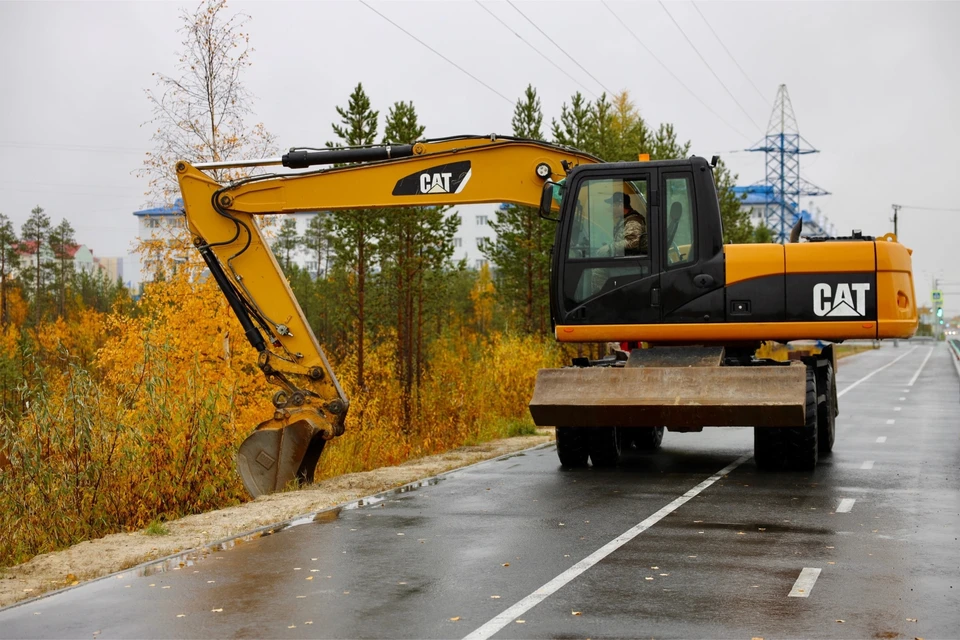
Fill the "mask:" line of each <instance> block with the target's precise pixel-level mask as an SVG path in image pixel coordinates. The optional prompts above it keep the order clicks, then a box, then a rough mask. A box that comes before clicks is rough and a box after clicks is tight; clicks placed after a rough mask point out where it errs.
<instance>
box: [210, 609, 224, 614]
mask: <svg viewBox="0 0 960 640" xmlns="http://www.w3.org/2000/svg"><path fill="white" fill-rule="evenodd" d="M210 611H211V612H213V613H220V612H221V611H223V609H210Z"/></svg>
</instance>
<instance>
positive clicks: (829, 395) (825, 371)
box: [817, 363, 837, 453]
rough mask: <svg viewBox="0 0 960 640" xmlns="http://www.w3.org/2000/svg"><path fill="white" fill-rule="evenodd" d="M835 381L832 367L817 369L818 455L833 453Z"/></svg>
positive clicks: (830, 365) (835, 423) (835, 416)
mask: <svg viewBox="0 0 960 640" xmlns="http://www.w3.org/2000/svg"><path fill="white" fill-rule="evenodd" d="M834 385H836V379H835V378H834V375H833V365H832V364H829V363H828V364H827V365H826V366H825V367H819V368H818V369H817V431H818V433H817V447H818V449H819V450H820V453H830V452H831V451H833V442H834V440H835V439H836V433H837V410H836V406H835V404H834V403H835V402H836V400H835V399H834V398H836V389H834Z"/></svg>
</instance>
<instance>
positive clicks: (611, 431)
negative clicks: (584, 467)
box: [587, 427, 622, 468]
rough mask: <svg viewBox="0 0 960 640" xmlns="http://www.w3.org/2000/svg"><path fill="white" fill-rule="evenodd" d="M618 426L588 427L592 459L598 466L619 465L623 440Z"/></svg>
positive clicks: (594, 464)
mask: <svg viewBox="0 0 960 640" xmlns="http://www.w3.org/2000/svg"><path fill="white" fill-rule="evenodd" d="M620 437H621V436H620V430H619V429H617V427H591V428H590V429H588V440H587V442H588V447H589V449H590V461H591V462H592V463H593V466H595V467H598V468H609V467H615V466H617V463H618V462H620V452H621V449H622V442H621V439H620Z"/></svg>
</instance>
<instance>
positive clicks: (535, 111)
mask: <svg viewBox="0 0 960 640" xmlns="http://www.w3.org/2000/svg"><path fill="white" fill-rule="evenodd" d="M579 95H580V94H577V96H579ZM574 105H580V103H579V102H577V101H576V96H574ZM581 106H582V105H581ZM577 108H578V109H579V108H580V106H577ZM568 120H569V118H568ZM571 122H572V121H571ZM542 123H543V115H542V112H541V109H540V99H539V98H538V97H537V92H536V90H535V89H534V88H533V87H532V86H528V87H527V89H526V91H525V92H524V96H523V97H522V98H521V99H520V100H518V101H517V104H516V107H515V108H514V111H513V135H515V136H517V137H521V138H531V139H534V140H542V139H543V131H542V130H541V128H540V127H541V125H542ZM586 124H587V123H586V121H585V122H584V125H585V126H586ZM554 128H555V129H556V123H554ZM554 135H555V136H556V135H557V133H556V131H555V133H554ZM564 135H566V134H564ZM570 135H572V136H574V137H575V136H576V135H578V132H577V131H574V130H572V129H571V131H570ZM554 224H555V223H552V222H548V221H545V220H542V219H541V218H540V216H539V214H538V212H537V210H536V209H535V208H532V207H520V206H517V205H506V206H505V207H502V208H501V209H500V211H499V212H498V213H497V218H496V221H494V222H492V223H491V226H492V227H493V230H494V232H495V233H496V234H497V241H496V243H495V244H490V243H488V245H489V246H487V247H485V248H484V254H486V256H487V257H488V258H489V259H490V260H491V261H492V262H493V263H494V264H495V265H496V266H497V289H498V291H499V292H500V301H501V304H503V305H505V306H506V307H507V313H508V314H509V315H512V316H514V315H519V316H520V318H521V326H522V328H523V330H524V331H525V332H527V333H544V332H545V331H546V329H547V327H548V326H549V319H550V304H549V300H550V298H549V293H550V280H549V279H550V246H551V244H552V242H553V237H554V232H555V230H556V227H555V226H554Z"/></svg>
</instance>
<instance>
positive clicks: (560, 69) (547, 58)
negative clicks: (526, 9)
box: [474, 0, 597, 98]
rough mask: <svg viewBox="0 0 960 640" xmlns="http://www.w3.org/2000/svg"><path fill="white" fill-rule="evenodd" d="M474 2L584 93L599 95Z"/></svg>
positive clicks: (495, 15)
mask: <svg viewBox="0 0 960 640" xmlns="http://www.w3.org/2000/svg"><path fill="white" fill-rule="evenodd" d="M474 2H476V3H477V4H478V5H480V8H481V9H483V10H484V11H486V12H487V13H489V14H490V15H491V16H493V19H494V20H496V21H497V22H499V23H500V24H502V25H503V26H504V27H506V28H507V30H509V31H510V33H512V34H513V35H515V36H517V37H518V38H520V40H522V41H523V43H524V44H525V45H527V46H528V47H530V48H531V49H533V50H534V51H536V52H537V53H538V54H539V55H540V57H541V58H543V59H544V60H546V61H547V62H549V63H550V64H552V65H553V66H554V67H556V68H557V69H558V70H559V71H560V72H561V73H563V75H565V76H567V77H568V78H570V79H571V80H573V81H574V82H576V83H577V84H578V85H579V86H580V87H581V88H582V89H583V90H584V91H586V92H587V93H589V94H590V95H592V96H593V97H594V98H596V97H597V94H596V93H594V92H593V91H591V90H590V89H588V88H587V87H586V85H584V84H583V83H582V82H580V81H579V80H577V79H576V78H574V77H573V76H572V75H570V73H569V72H568V71H567V70H566V69H564V68H563V67H561V66H560V65H558V64H557V63H556V62H554V61H553V60H551V59H550V56H548V55H546V54H545V53H543V52H542V51H540V50H539V49H537V48H536V47H535V46H533V45H532V44H530V43H529V42H528V41H527V40H526V38H524V37H523V36H521V35H520V34H519V33H517V32H516V31H514V30H513V29H512V28H511V27H510V25H508V24H507V23H506V22H504V21H503V20H501V19H500V18H499V17H498V16H497V14H495V13H493V12H492V11H490V9H487V8H486V7H485V6H483V3H482V2H480V0H474Z"/></svg>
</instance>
